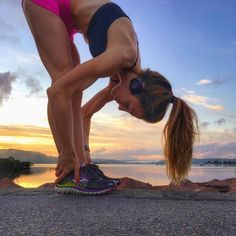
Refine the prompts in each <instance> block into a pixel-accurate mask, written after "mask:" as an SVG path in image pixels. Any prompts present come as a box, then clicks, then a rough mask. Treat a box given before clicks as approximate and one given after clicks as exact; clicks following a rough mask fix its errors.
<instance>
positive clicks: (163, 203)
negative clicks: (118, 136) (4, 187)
mask: <svg viewBox="0 0 236 236" xmlns="http://www.w3.org/2000/svg"><path fill="white" fill-rule="evenodd" d="M175 196H176V197H166V194H165V197H163V194H160V192H159V193H158V191H156V192H150V191H138V190H127V191H124V192H123V191H119V192H118V191H114V192H113V193H111V194H109V195H104V196H99V197H88V196H75V195H60V194H56V193H54V192H53V191H52V190H18V191H10V192H9V191H8V192H4V191H0V235H4V236H14V235H17V236H18V235H27V236H28V235H32V236H37V235H49V236H54V235H56V236H64V235H66V236H70V235H96V236H99V235H107V236H108V235H109V236H113V235H132V236H133V235H135V236H136V235H142V236H145V235H148V236H149V235H168V236H171V235H181V236H182V235H183V236H187V235H191V236H194V235H204V236H207V235H210V236H212V235H220V236H221V235H230V236H231V235H232V236H235V235H236V195H231V197H229V198H228V199H227V198H225V200H224V198H221V199H220V198H219V197H218V200H216V199H214V197H212V198H211V199H210V197H209V196H210V195H208V197H206V198H205V200H204V198H203V197H201V199H200V198H199V199H200V200H191V198H189V195H188V197H186V196H185V197H184V195H179V196H177V195H175ZM180 196H182V197H180ZM211 196H213V195H211ZM219 196H220V195H219ZM221 196H224V195H221ZM225 196H226V195H225ZM168 198H169V199H168ZM171 198H172V199H171ZM177 198H179V199H181V198H182V199H187V198H188V200H176V199H177ZM195 199H196V198H195Z"/></svg>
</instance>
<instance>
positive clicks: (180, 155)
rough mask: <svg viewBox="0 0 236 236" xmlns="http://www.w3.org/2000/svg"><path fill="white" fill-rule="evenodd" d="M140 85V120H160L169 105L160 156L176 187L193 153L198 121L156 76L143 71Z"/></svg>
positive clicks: (188, 168) (140, 76)
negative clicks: (141, 87)
mask: <svg viewBox="0 0 236 236" xmlns="http://www.w3.org/2000/svg"><path fill="white" fill-rule="evenodd" d="M139 78H140V79H141V80H142V81H143V83H144V88H143V89H142V93H141V94H140V95H139V98H140V103H141V105H142V107H143V110H144V120H145V121H147V122H149V123H156V122H159V121H161V120H162V119H163V118H164V116H165V114H166V111H167V109H168V106H169V105H170V104H171V103H173V106H172V110H171V113H170V116H169V119H168V121H167V124H166V126H165V128H164V131H163V136H164V139H165V144H164V155H165V158H166V170H167V175H168V177H169V178H170V179H171V180H172V182H173V183H174V184H177V185H179V184H180V182H181V181H182V180H183V179H184V178H185V177H186V176H187V174H188V172H189V170H190V167H191V164H192V154H193V143H194V141H195V137H196V135H197V134H198V118H197V115H196V113H195V111H194V110H193V109H192V108H190V107H189V106H188V105H187V103H186V102H185V101H183V100H182V99H180V98H178V97H175V96H174V95H173V92H172V87H171V84H170V82H169V81H168V80H167V79H166V78H165V77H164V76H163V75H161V74H160V73H158V72H155V71H151V70H149V69H148V70H146V71H143V72H142V73H140V74H139Z"/></svg>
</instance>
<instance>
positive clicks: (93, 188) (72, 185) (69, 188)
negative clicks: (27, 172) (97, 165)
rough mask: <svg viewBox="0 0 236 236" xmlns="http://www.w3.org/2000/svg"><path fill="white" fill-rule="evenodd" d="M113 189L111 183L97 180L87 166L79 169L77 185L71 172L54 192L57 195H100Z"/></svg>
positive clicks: (113, 185) (112, 183)
mask: <svg viewBox="0 0 236 236" xmlns="http://www.w3.org/2000/svg"><path fill="white" fill-rule="evenodd" d="M114 187H115V184H114V182H113V181H107V180H101V179H99V178H97V176H95V175H94V173H93V172H92V171H91V169H89V168H88V166H84V167H81V168H80V182H78V183H77V182H76V181H75V180H74V173H73V172H72V173H70V174H69V175H68V176H66V177H65V178H64V179H63V180H62V181H61V182H60V183H59V184H57V185H56V186H55V191H56V192H58V193H72V194H84V195H101V194H104V193H107V192H110V191H111V190H112V189H113V188H114Z"/></svg>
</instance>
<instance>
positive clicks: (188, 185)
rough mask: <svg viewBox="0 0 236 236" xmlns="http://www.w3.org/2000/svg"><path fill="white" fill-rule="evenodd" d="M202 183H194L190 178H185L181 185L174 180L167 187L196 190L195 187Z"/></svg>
mask: <svg viewBox="0 0 236 236" xmlns="http://www.w3.org/2000/svg"><path fill="white" fill-rule="evenodd" d="M199 187H200V185H199V184H198V183H193V182H192V181H191V180H189V179H185V180H184V181H183V182H182V183H181V184H180V186H176V185H175V184H173V183H172V182H171V183H170V184H169V186H168V187H167V189H170V190H180V191H194V190H195V189H198V188H199Z"/></svg>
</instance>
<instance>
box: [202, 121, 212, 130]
mask: <svg viewBox="0 0 236 236" xmlns="http://www.w3.org/2000/svg"><path fill="white" fill-rule="evenodd" d="M209 125H210V122H202V123H201V127H202V128H204V129H207V128H208V126H209Z"/></svg>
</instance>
